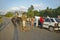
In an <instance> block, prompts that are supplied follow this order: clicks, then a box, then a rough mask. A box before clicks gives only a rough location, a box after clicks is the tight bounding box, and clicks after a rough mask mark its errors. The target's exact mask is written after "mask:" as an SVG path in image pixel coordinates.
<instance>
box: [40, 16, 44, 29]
mask: <svg viewBox="0 0 60 40" xmlns="http://www.w3.org/2000/svg"><path fill="white" fill-rule="evenodd" d="M43 22H44V19H43V17H42V16H40V27H41V28H42V27H43Z"/></svg>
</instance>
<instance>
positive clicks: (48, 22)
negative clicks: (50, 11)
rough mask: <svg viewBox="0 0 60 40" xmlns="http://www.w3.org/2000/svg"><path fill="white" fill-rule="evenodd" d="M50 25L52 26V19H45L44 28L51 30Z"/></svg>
mask: <svg viewBox="0 0 60 40" xmlns="http://www.w3.org/2000/svg"><path fill="white" fill-rule="evenodd" d="M49 24H50V19H49V18H45V20H44V23H43V27H44V28H49Z"/></svg>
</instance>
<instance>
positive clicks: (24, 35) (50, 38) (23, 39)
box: [0, 20, 60, 40]
mask: <svg viewBox="0 0 60 40" xmlns="http://www.w3.org/2000/svg"><path fill="white" fill-rule="evenodd" d="M6 22H7V21H6ZM20 27H21V26H18V27H15V26H14V25H13V24H12V22H11V21H10V20H9V24H8V25H7V26H5V28H4V29H3V30H1V31H0V40H60V33H55V32H50V31H48V30H45V29H39V28H34V29H30V30H29V31H27V32H22V31H20Z"/></svg>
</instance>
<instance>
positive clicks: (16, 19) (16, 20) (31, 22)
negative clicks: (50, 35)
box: [11, 12, 44, 29]
mask: <svg viewBox="0 0 60 40" xmlns="http://www.w3.org/2000/svg"><path fill="white" fill-rule="evenodd" d="M18 16H19V14H18V13H17V12H16V15H15V16H14V17H12V19H11V21H12V23H13V24H14V26H17V24H19V25H20V22H22V23H21V24H22V28H23V29H24V28H26V23H27V24H28V25H29V26H30V27H32V28H34V26H35V27H36V25H37V23H36V20H35V17H31V18H27V16H26V15H25V13H23V15H22V17H21V18H19V17H18ZM43 22H44V19H43V17H42V16H40V18H39V22H38V23H39V25H40V28H42V26H43Z"/></svg>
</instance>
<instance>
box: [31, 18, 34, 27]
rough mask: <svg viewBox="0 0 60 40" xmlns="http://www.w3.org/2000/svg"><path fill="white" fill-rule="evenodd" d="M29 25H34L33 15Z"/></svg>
mask: <svg viewBox="0 0 60 40" xmlns="http://www.w3.org/2000/svg"><path fill="white" fill-rule="evenodd" d="M31 27H32V28H33V27H34V18H33V17H32V18H31Z"/></svg>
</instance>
